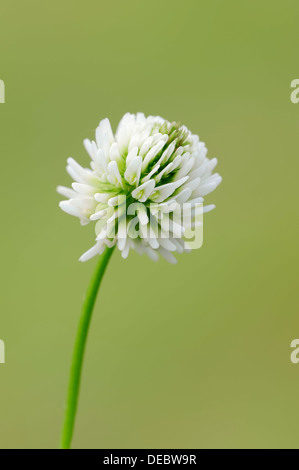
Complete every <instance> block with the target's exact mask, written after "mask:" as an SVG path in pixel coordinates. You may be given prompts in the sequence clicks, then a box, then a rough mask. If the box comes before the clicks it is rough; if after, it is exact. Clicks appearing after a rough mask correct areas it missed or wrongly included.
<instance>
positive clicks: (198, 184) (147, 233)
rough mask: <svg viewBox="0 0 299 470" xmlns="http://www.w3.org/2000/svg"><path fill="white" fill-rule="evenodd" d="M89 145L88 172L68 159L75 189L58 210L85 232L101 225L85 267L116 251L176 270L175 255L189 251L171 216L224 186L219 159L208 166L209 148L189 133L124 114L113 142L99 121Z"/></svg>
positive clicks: (106, 125) (155, 119)
mask: <svg viewBox="0 0 299 470" xmlns="http://www.w3.org/2000/svg"><path fill="white" fill-rule="evenodd" d="M84 145H85V148H86V150H87V152H88V153H89V156H90V158H91V163H90V167H91V168H82V167H81V166H80V165H79V164H78V163H77V162H76V161H75V160H73V159H72V158H69V159H68V160H67V163H68V165H67V171H68V173H69V175H70V176H71V177H72V178H73V180H74V181H75V182H74V183H72V189H69V188H65V187H62V186H59V187H58V188H57V190H58V192H59V193H60V194H62V195H63V196H65V197H66V198H68V200H67V201H62V202H60V207H61V209H63V210H64V211H65V212H67V213H68V214H71V215H74V216H76V217H78V218H79V219H80V221H81V224H82V225H86V224H88V223H90V222H91V221H95V222H96V224H95V233H96V244H95V245H94V246H93V247H92V248H91V249H89V250H88V251H87V252H86V253H84V254H83V255H82V256H81V258H80V260H81V261H86V260H88V259H90V258H92V257H93V256H95V255H97V254H101V253H102V252H103V251H104V249H105V247H106V246H108V247H112V246H114V245H117V247H118V248H119V250H120V251H121V252H122V256H123V257H124V258H126V257H127V256H128V253H129V250H130V248H133V249H135V250H136V251H137V252H139V253H146V254H147V255H149V256H150V257H151V258H152V259H153V260H156V259H158V254H161V255H162V256H163V257H164V258H166V259H167V260H168V261H170V262H176V258H175V257H174V256H173V254H172V252H178V253H182V252H183V251H187V250H188V244H187V242H186V240H185V239H184V233H185V230H186V227H185V226H184V222H183V221H182V222H181V224H178V223H176V221H175V217H174V215H175V214H176V213H177V211H178V210H179V209H180V208H181V207H182V206H183V205H184V204H186V203H189V207H195V206H196V204H198V203H203V201H204V199H203V198H204V196H206V195H207V194H209V193H210V192H212V191H213V190H214V189H215V188H216V187H217V186H218V185H219V183H220V182H221V177H220V176H219V175H218V174H217V173H215V174H212V172H213V170H214V168H215V166H216V164H217V159H216V158H213V159H212V160H209V159H208V158H207V156H206V155H207V149H206V146H205V144H204V143H203V142H201V141H200V140H199V137H198V136H197V135H193V134H191V132H190V131H189V130H188V129H187V128H186V127H185V126H180V125H179V124H177V123H176V122H168V121H166V120H165V119H162V118H161V117H153V116H149V117H145V116H144V114H142V113H137V114H136V115H135V114H129V113H128V114H125V116H124V117H123V118H122V119H121V121H120V123H119V125H118V128H117V131H116V133H115V135H114V134H113V132H112V130H111V126H110V122H109V120H108V119H104V120H102V121H101V122H100V124H99V127H98V128H97V129H96V141H95V142H94V141H89V140H88V139H86V140H85V141H84ZM213 208H214V206H213V205H209V206H205V207H204V209H203V211H204V212H207V211H209V210H211V209H213ZM191 212H192V214H193V216H194V213H195V209H194V210H191ZM166 221H167V224H166ZM166 232H167V233H166Z"/></svg>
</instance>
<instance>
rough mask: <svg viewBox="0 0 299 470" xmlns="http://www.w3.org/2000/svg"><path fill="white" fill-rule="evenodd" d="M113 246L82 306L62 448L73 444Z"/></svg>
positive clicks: (95, 273)
mask: <svg viewBox="0 0 299 470" xmlns="http://www.w3.org/2000/svg"><path fill="white" fill-rule="evenodd" d="M113 249H114V247H112V248H106V249H105V251H104V252H103V254H102V255H101V256H100V259H99V262H98V264H97V267H96V269H95V272H94V275H93V277H92V279H91V282H90V285H89V287H88V289H87V292H86V296H85V299H84V303H83V306H82V314H81V318H80V321H79V327H78V331H77V336H76V340H75V346H74V351H73V357H72V365H71V371H70V379H69V387H68V394H67V402H66V410H65V419H64V425H63V429H62V437H61V448H62V449H69V448H70V446H71V441H72V436H73V430H74V424H75V417H76V411H77V404H78V396H79V388H80V378H81V372H82V365H83V358H84V351H85V346H86V340H87V335H88V330H89V325H90V321H91V316H92V312H93V307H94V304H95V301H96V297H97V293H98V290H99V287H100V284H101V281H102V279H103V276H104V273H105V270H106V267H107V265H108V262H109V260H110V257H111V255H112V253H113Z"/></svg>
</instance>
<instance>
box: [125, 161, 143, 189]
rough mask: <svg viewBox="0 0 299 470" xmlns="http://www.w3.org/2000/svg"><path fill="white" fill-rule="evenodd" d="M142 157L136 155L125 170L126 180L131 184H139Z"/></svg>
mask: <svg viewBox="0 0 299 470" xmlns="http://www.w3.org/2000/svg"><path fill="white" fill-rule="evenodd" d="M141 165H142V157H141V156H139V157H134V158H133V159H132V160H131V161H130V163H129V166H128V167H127V169H126V171H125V175H124V176H125V180H126V181H127V182H128V183H129V184H130V185H133V184H135V185H136V186H138V184H139V179H140V173H141Z"/></svg>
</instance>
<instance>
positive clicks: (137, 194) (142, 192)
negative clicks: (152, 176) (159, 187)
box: [132, 180, 155, 202]
mask: <svg viewBox="0 0 299 470" xmlns="http://www.w3.org/2000/svg"><path fill="white" fill-rule="evenodd" d="M154 187H155V181H154V180H149V181H147V182H146V183H143V184H141V185H140V186H138V188H136V189H134V191H133V192H132V196H133V198H135V199H137V200H138V201H140V202H145V201H146V200H147V199H148V198H149V196H150V195H151V193H152V192H153V190H154Z"/></svg>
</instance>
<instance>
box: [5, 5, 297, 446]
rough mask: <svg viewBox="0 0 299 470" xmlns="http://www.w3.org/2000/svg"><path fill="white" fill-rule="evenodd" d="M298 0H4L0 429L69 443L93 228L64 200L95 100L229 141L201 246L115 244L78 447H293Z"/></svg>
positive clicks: (215, 148) (89, 130) (90, 128)
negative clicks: (74, 359) (148, 254)
mask: <svg viewBox="0 0 299 470" xmlns="http://www.w3.org/2000/svg"><path fill="white" fill-rule="evenodd" d="M298 14H299V4H298V1H295V0H294V1H291V0H286V1H284V2H280V1H277V0H276V1H273V0H272V1H251V2H248V1H245V0H243V1H240V0H238V1H231V0H228V1H225V2H224V1H204V2H203V1H199V0H185V1H184V2H182V1H177V0H171V1H170V0H162V1H161V0H160V1H156V0H151V1H150V2H141V1H137V0H135V1H130V0H129V1H110V2H103V1H90V0H86V1H85V2H74V1H57V0H53V1H51V2H40V1H30V0H29V1H26V2H22V1H17V2H11V1H10V2H8V1H3V2H2V4H1V17H0V45H1V46H0V64H1V68H0V78H1V79H3V80H4V81H5V84H6V103H5V104H2V105H0V132H1V138H0V152H1V173H2V178H1V194H2V196H1V202H2V230H1V251H2V254H1V298H0V302H1V304H0V307H1V317H0V338H1V339H3V340H4V341H5V345H6V364H4V365H2V364H1V365H0V447H1V448H18V447H19V448H40V447H41V448H48V447H49V448H55V447H56V446H57V445H58V442H59V436H60V429H61V423H62V417H63V409H64V403H65V395H66V387H67V380H68V373H69V363H70V356H71V351H72V347H73V341H74V335H75V332H76V328H77V323H78V316H79V313H80V307H81V302H82V298H83V295H84V292H85V289H86V286H87V284H88V282H89V279H90V276H91V273H92V271H93V269H94V266H95V260H93V261H90V262H88V263H86V264H80V263H79V262H78V257H79V256H80V255H81V254H82V253H83V252H84V251H86V249H88V248H89V247H90V246H91V245H92V243H93V241H94V232H93V227H92V226H89V227H87V228H86V227H85V228H81V227H80V225H79V223H78V221H77V220H76V219H75V218H72V217H70V216H67V215H66V214H64V213H63V212H62V211H61V210H60V209H59V208H58V202H59V200H60V199H61V198H60V197H59V195H57V194H56V193H55V188H56V186H57V185H58V184H64V185H68V184H69V183H70V178H69V177H68V175H67V174H66V172H65V164H66V158H67V157H69V156H72V157H74V158H75V159H77V160H78V161H79V162H80V163H81V164H83V165H87V164H88V157H87V154H86V153H85V151H84V149H83V145H82V141H83V139H84V138H85V137H88V138H92V137H93V135H94V129H95V127H96V126H97V125H98V122H99V120H100V119H102V118H104V117H106V116H107V117H109V118H110V119H111V122H112V124H113V127H114V128H115V127H116V125H117V123H118V121H119V119H120V118H121V117H122V115H123V114H124V113H125V112H127V111H130V112H137V111H142V112H144V113H145V114H159V115H161V116H163V117H165V118H167V119H169V120H180V121H181V122H183V123H184V124H185V125H187V126H188V127H189V128H190V129H191V130H192V131H193V132H194V133H198V134H199V135H200V137H201V139H202V140H204V141H205V142H206V144H207V146H208V149H209V156H210V157H213V156H217V157H218V159H219V165H218V171H219V172H220V173H221V175H222V176H223V183H222V184H221V186H220V187H219V188H218V189H217V191H216V192H215V193H213V194H211V195H210V196H209V197H207V202H208V203H216V205H217V209H216V210H215V211H214V212H212V213H210V214H208V215H207V216H206V217H205V222H204V245H203V247H202V248H201V249H200V250H198V251H194V252H192V253H191V254H190V255H184V256H180V257H179V263H178V264H177V265H176V266H171V265H168V264H167V263H166V262H164V261H160V262H159V263H158V264H156V263H153V262H152V261H150V260H148V259H146V258H145V257H139V256H138V255H137V254H135V253H133V254H131V255H130V256H129V259H128V260H126V261H124V260H122V259H121V257H120V255H119V253H115V254H114V255H113V259H112V262H111V264H110V266H109V269H108V272H107V274H106V277H105V280H104V283H103V285H102V290H101V292H100V296H99V299H98V302H97V305H96V308H95V312H94V317H93V321H92V327H91V332H90V336H89V341H88V348H87V352H86V357H85V365H84V372H83V383H82V389H81V396H80V406H79V411H78V419H77V423H76V429H75V437H74V441H73V446H74V447H84V448H90V447H96V448H156V447H157V448H167V447H168V448H216V447H217V448H218V447H220V448H240V447H245V448H252V447H258V448H260V447H270V448H275V447H283V448H286V447H297V446H298V437H299V436H298V434H299V431H298V424H299V404H298V403H299V402H298V393H299V364H298V365H297V366H296V365H294V364H292V363H291V361H290V353H291V349H290V343H291V340H293V339H294V338H297V337H299V312H298V236H299V224H298V171H299V159H298V124H299V104H298V105H295V104H292V103H291V101H290V93H291V88H290V83H291V80H293V79H294V78H299V77H298V75H299V72H298Z"/></svg>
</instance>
